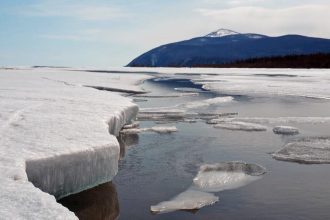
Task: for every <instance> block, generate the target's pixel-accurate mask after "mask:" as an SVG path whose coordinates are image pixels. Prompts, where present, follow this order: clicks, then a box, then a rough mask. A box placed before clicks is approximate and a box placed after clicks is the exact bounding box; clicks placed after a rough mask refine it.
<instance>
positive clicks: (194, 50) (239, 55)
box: [127, 28, 330, 67]
mask: <svg viewBox="0 0 330 220" xmlns="http://www.w3.org/2000/svg"><path fill="white" fill-rule="evenodd" d="M318 53H324V54H328V53H329V54H330V40H329V39H323V38H314V37H307V36H301V35H284V36H279V37H270V36H266V35H262V34H255V33H239V32H236V31H233V30H229V29H223V28H221V29H219V30H216V31H213V32H211V33H209V34H207V35H205V36H202V37H196V38H193V39H190V40H185V41H180V42H176V43H170V44H166V45H162V46H160V47H157V48H154V49H152V50H150V51H148V52H146V53H144V54H142V55H140V56H138V57H137V58H135V59H134V60H133V61H131V62H130V63H129V64H128V65H127V66H131V67H196V66H221V65H223V64H229V63H235V62H237V61H242V60H248V59H256V58H265V57H267V58H271V57H283V56H294V55H311V54H318ZM242 67H244V66H242Z"/></svg>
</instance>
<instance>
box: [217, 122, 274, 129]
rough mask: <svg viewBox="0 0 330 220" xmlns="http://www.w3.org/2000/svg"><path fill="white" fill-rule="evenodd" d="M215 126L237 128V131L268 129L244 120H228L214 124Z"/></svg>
mask: <svg viewBox="0 0 330 220" xmlns="http://www.w3.org/2000/svg"><path fill="white" fill-rule="evenodd" d="M214 127H215V128H222V129H227V130H237V131H267V127H266V126H263V125H260V124H255V123H248V122H242V121H228V122H224V123H220V124H216V125H214Z"/></svg>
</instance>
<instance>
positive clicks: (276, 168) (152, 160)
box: [113, 69, 330, 220]
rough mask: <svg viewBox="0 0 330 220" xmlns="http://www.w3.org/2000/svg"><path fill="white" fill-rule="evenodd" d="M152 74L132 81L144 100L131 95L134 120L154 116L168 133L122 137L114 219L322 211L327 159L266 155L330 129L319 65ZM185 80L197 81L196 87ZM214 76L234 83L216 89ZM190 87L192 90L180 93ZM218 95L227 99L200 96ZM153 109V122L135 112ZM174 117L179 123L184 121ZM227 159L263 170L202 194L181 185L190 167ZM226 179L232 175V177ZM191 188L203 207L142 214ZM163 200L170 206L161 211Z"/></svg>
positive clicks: (299, 215)
mask: <svg viewBox="0 0 330 220" xmlns="http://www.w3.org/2000/svg"><path fill="white" fill-rule="evenodd" d="M157 71H159V72H162V73H160V74H158V75H157V77H158V78H157V79H153V80H148V81H146V82H145V83H144V84H143V85H142V87H143V88H144V89H145V90H148V91H151V93H150V94H147V95H146V96H144V97H143V99H145V100H144V101H139V102H137V104H138V105H139V107H140V108H141V109H142V110H143V109H145V111H144V113H143V119H144V120H143V121H142V122H141V123H140V127H142V128H149V127H153V126H159V123H161V126H176V128H177V129H178V131H177V132H175V133H171V134H157V133H141V134H138V135H137V134H132V135H130V136H126V138H123V143H122V145H121V160H120V162H119V172H118V174H117V176H116V177H115V178H114V180H113V184H114V185H115V186H116V195H118V203H119V209H120V213H119V219H180V220H181V219H242V216H244V217H243V219H292V220H293V219H327V218H329V216H330V214H329V211H328V205H329V203H328V198H330V190H329V183H330V169H329V168H330V167H329V166H330V165H328V164H313V165H306V164H300V163H295V162H285V161H279V160H275V159H274V158H273V157H272V155H271V154H272V153H274V152H277V151H279V150H280V149H282V147H283V146H285V145H286V144H288V143H290V142H295V141H297V140H298V141H299V140H300V139H304V138H306V137H313V138H312V139H313V140H314V139H316V140H318V139H319V138H322V137H327V136H330V133H329V131H330V118H329V117H330V101H329V100H328V97H330V96H329V94H330V89H329V88H328V87H327V85H328V83H329V82H330V81H329V78H330V75H329V71H325V70H320V71H316V70H310V71H309V70H301V71H299V70H292V71H291V70H278V71H274V70H270V71H268V70H243V71H240V70H213V69H212V70H210V69H205V70H203V71H204V72H202V71H197V72H193V71H194V70H188V71H187V70H182V69H175V70H168V69H161V70H157ZM185 71H186V72H185ZM219 72H220V73H219ZM206 73H207V74H206ZM235 78H236V79H238V80H237V81H235V80H236V79H235ZM191 81H194V82H198V83H203V84H197V85H196V84H193V83H191ZM223 82H226V83H227V84H228V82H230V83H231V84H230V85H236V87H235V88H236V89H235V91H233V90H230V89H229V88H233V87H230V86H227V85H224V86H223V85H222V83H223ZM249 82H251V83H249ZM264 82H266V83H267V86H266V87H268V88H269V89H268V90H267V92H264V91H265V84H264ZM283 82H284V83H283ZM244 84H246V85H244ZM249 85H250V87H249ZM272 85H275V86H276V87H272ZM297 85H298V86H297ZM222 86H223V87H222ZM304 86H307V87H304ZM313 87H315V89H313ZM303 88H306V89H305V90H304V89H303ZM207 89H212V90H211V91H209V90H207ZM222 89H223V90H222ZM312 90H313V92H312V93H311V92H310V91H312ZM191 92H193V93H196V92H197V93H198V95H182V94H184V93H191ZM169 94H170V95H169ZM138 96H139V95H138ZM218 97H223V98H225V97H232V99H231V100H230V101H229V99H228V98H225V99H227V101H226V102H213V101H206V100H214V98H218ZM140 98H142V97H140ZM198 103H202V104H199V105H198ZM195 104H196V105H195ZM160 107H161V108H160ZM157 109H158V116H157V117H158V119H157V117H156V119H155V118H152V117H151V118H149V119H148V117H147V116H146V115H145V113H146V112H147V113H148V111H149V112H153V114H155V112H157ZM164 112H167V113H168V114H171V117H170V119H171V120H166V119H168V117H167V116H166V115H165V116H163V115H162V117H159V114H163V113H164ZM173 112H174V113H173ZM198 113H199V115H198V117H197V116H196V115H197V114H198ZM214 113H224V115H226V114H225V113H235V114H232V115H230V114H229V115H230V116H229V117H226V118H225V119H223V118H220V120H218V122H216V123H223V122H221V121H226V122H225V123H227V124H230V123H232V124H234V122H240V125H242V124H243V125H245V126H250V127H251V123H253V124H254V126H255V124H257V125H259V126H262V128H266V129H261V130H260V131H254V130H253V129H251V130H250V131H247V130H246V129H235V130H228V129H219V128H217V129H215V128H214V126H215V125H216V124H213V123H210V124H207V123H206V122H207V121H208V120H211V119H212V116H211V117H209V118H208V117H205V115H206V114H210V115H212V114H214ZM173 114H179V116H180V117H179V118H178V120H177V121H175V120H172V118H173ZM201 114H203V117H200V116H201ZM182 115H183V116H182ZM181 116H182V117H183V118H184V117H188V118H189V120H186V121H185V120H183V118H181ZM164 118H165V119H164ZM192 118H193V119H192ZM219 121H220V122H219ZM192 122H194V123H192ZM164 123H165V124H164ZM244 123H245V124H244ZM276 126H281V128H283V126H290V127H293V128H297V129H299V134H295V135H287V134H283V135H282V134H275V133H274V132H273V129H274V128H275V127H276ZM284 128H285V127H284ZM125 146H126V147H125ZM228 161H244V162H246V163H251V164H258V165H261V166H263V167H265V168H266V170H267V173H266V174H264V175H262V178H259V179H258V180H257V181H253V182H250V183H249V184H242V185H240V186H241V187H238V188H236V187H233V188H232V189H229V190H225V191H215V192H212V194H211V196H210V195H205V194H203V193H205V192H203V193H201V194H198V193H195V192H194V191H193V192H191V187H192V184H193V180H194V178H196V175H197V173H198V171H199V170H200V166H203V165H205V164H216V163H221V162H228ZM217 175H219V178H220V179H221V178H222V177H223V175H222V173H220V174H215V176H217ZM212 176H214V175H212ZM226 178H228V177H226ZM232 178H234V179H240V178H242V175H241V174H237V176H233V177H232ZM216 181H218V179H217V180H216ZM233 183H234V182H233ZM202 194H203V195H202ZM196 195H199V196H197V197H199V198H205V200H203V201H202V202H204V204H206V205H207V206H205V207H203V208H201V209H199V210H193V211H174V212H168V213H163V214H155V213H154V214H153V213H151V212H150V207H151V206H152V205H156V204H159V203H160V204H164V203H161V202H164V201H169V200H170V199H171V198H173V200H171V201H174V202H176V201H177V200H178V199H179V200H181V201H184V200H185V199H186V198H187V197H188V198H193V197H194V196H196ZM212 195H213V197H212ZM214 196H215V197H214ZM216 197H217V198H218V202H216V201H217V199H216ZM196 201H198V200H196ZM190 202H191V201H190ZM200 202H201V201H200ZM165 204H168V203H165ZM177 204H179V205H182V203H176V205H177ZM200 204H201V203H200ZM172 205H173V203H170V206H171V208H173V207H172ZM186 205H187V203H186ZM188 205H192V206H194V205H195V204H191V203H188ZM181 207H187V206H184V205H183V206H181ZM196 207H197V206H196ZM154 208H158V206H156V207H154Z"/></svg>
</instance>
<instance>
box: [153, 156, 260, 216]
mask: <svg viewBox="0 0 330 220" xmlns="http://www.w3.org/2000/svg"><path fill="white" fill-rule="evenodd" d="M265 173H266V169H265V168H264V167H262V166H259V165H257V164H248V163H244V162H240V161H234V162H223V163H216V164H204V165H202V166H201V167H200V169H199V171H198V173H197V175H196V176H195V178H194V179H193V183H192V185H191V186H190V187H189V188H188V189H187V190H186V191H184V192H182V193H180V194H179V195H177V196H175V197H174V198H172V199H170V200H169V201H164V202H161V203H159V204H157V205H154V206H151V208H150V209H151V211H152V212H155V213H164V212H171V211H175V210H194V209H200V208H202V207H204V206H207V205H212V204H214V203H215V202H217V201H218V200H219V198H218V197H217V196H216V195H214V194H213V193H212V192H220V191H224V190H229V189H235V188H239V187H242V186H245V185H247V184H249V183H252V182H253V181H256V180H258V179H260V178H261V176H262V175H263V174H265Z"/></svg>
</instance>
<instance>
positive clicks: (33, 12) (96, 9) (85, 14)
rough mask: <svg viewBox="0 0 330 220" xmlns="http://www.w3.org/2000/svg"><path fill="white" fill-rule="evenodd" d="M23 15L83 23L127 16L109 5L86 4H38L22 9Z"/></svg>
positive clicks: (48, 2)
mask: <svg viewBox="0 0 330 220" xmlns="http://www.w3.org/2000/svg"><path fill="white" fill-rule="evenodd" d="M23 13H24V14H26V15H30V16H44V17H67V18H74V19H78V20H85V21H107V20H113V19H115V18H120V17H124V16H127V14H125V13H124V12H123V11H122V10H121V9H119V8H118V7H114V6H109V5H93V4H86V3H83V4H82V3H66V2H50V1H45V2H39V3H37V4H34V5H31V6H29V7H28V8H25V9H24V12H23Z"/></svg>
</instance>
